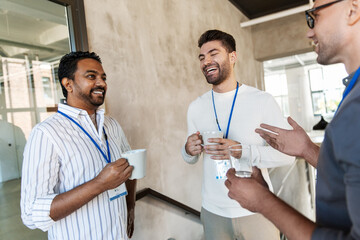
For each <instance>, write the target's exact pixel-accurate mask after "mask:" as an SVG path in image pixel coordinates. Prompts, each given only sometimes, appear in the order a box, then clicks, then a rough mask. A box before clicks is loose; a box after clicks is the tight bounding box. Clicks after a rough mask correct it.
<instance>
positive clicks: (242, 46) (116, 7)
mask: <svg viewBox="0 0 360 240" xmlns="http://www.w3.org/2000/svg"><path fill="white" fill-rule="evenodd" d="M85 13H86V23H87V28H88V29H87V30H88V38H89V45H90V50H91V51H95V52H97V53H98V54H99V55H100V56H101V58H102V60H103V66H104V69H105V71H106V73H107V76H108V93H107V100H106V110H107V112H108V114H110V115H111V116H113V117H115V118H116V119H117V120H118V121H119V122H120V124H121V125H122V127H123V129H124V131H125V133H126V135H127V137H128V140H129V142H130V145H131V146H132V148H134V149H135V148H146V149H148V166H147V176H146V178H144V179H142V180H140V181H139V183H138V189H143V188H145V187H150V188H153V189H155V190H157V191H159V192H161V193H163V194H165V195H167V196H170V197H172V198H174V199H176V200H178V201H180V202H183V203H185V204H187V205H190V206H191V207H193V208H195V209H198V210H200V206H201V180H202V162H199V163H197V164H196V165H188V164H186V163H185V162H184V161H183V160H182V158H181V154H180V148H181V146H182V145H183V144H184V141H185V139H186V132H187V127H186V112H187V108H188V105H189V103H190V102H191V101H192V100H194V99H195V98H196V97H197V96H199V95H200V94H202V93H204V92H205V91H207V90H209V89H210V88H209V86H208V85H207V84H206V81H205V79H204V77H203V75H202V73H201V72H200V69H199V61H198V57H197V56H198V54H199V49H198V47H197V39H198V38H199V36H200V35H201V34H202V33H203V32H204V31H206V30H208V29H213V28H217V29H220V30H223V31H226V32H229V33H231V34H232V35H233V36H234V37H235V39H236V42H237V50H238V51H237V53H238V62H237V63H236V66H235V68H236V70H235V71H236V76H237V79H238V80H239V81H241V82H243V83H246V84H249V85H252V86H258V87H259V88H261V86H262V85H261V82H262V80H261V79H262V66H261V64H260V63H259V62H256V61H255V60H254V55H253V44H252V38H251V32H250V29H241V28H240V22H241V21H244V20H245V17H244V16H243V15H242V14H241V13H240V12H239V11H238V10H237V9H236V8H235V7H234V6H233V5H232V4H231V3H230V2H229V1H226V0H202V1H193V0H183V1H177V0H152V1H143V0H122V1H118V0H102V1H98V0H85ZM201 236H202V227H201V225H200V224H198V223H194V221H193V220H191V219H188V218H186V217H184V216H181V214H176V212H171V211H169V209H168V208H165V207H164V206H163V205H162V203H157V202H155V201H149V200H147V199H144V200H140V201H139V202H137V209H136V227H135V236H134V239H167V238H169V237H174V238H175V239H201Z"/></svg>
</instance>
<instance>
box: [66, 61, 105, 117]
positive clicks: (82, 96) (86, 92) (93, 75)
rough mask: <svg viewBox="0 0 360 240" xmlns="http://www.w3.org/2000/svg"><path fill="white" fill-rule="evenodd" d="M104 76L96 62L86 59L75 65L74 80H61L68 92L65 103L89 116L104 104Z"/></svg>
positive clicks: (100, 66) (99, 64)
mask: <svg viewBox="0 0 360 240" xmlns="http://www.w3.org/2000/svg"><path fill="white" fill-rule="evenodd" d="M105 81H106V74H105V72H104V70H103V68H102V65H101V63H99V62H98V61H96V60H94V59H91V58H86V59H82V60H80V61H79V62H78V63H77V69H76V72H75V74H74V79H68V78H64V79H63V85H64V86H65V87H66V89H67V91H68V98H67V103H68V104H69V105H70V106H73V107H77V108H80V109H83V110H86V111H87V112H88V113H89V114H92V113H94V112H95V110H96V109H97V108H98V107H99V106H100V105H102V104H103V103H104V99H105V94H106V90H107V84H106V82H105Z"/></svg>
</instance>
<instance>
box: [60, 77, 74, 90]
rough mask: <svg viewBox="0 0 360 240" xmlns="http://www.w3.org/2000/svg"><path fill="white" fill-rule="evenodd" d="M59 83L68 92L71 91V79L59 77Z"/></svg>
mask: <svg viewBox="0 0 360 240" xmlns="http://www.w3.org/2000/svg"><path fill="white" fill-rule="evenodd" d="M61 84H62V85H63V86H64V87H65V88H66V90H67V92H68V93H71V92H72V91H73V80H72V79H70V78H67V77H64V78H63V79H61Z"/></svg>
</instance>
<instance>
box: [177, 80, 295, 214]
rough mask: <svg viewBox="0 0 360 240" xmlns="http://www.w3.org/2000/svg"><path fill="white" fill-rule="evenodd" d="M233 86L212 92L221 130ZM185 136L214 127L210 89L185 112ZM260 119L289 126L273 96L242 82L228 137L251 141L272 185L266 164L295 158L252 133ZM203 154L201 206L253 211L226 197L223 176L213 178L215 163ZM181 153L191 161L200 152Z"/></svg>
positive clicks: (218, 211)
mask: <svg viewBox="0 0 360 240" xmlns="http://www.w3.org/2000/svg"><path fill="white" fill-rule="evenodd" d="M235 91H236V90H233V91H230V92H226V93H216V92H214V101H215V106H216V112H217V116H218V121H219V125H220V127H221V130H222V131H223V132H224V135H225V132H226V128H227V125H228V120H229V115H230V110H231V106H232V102H233V99H234V94H235ZM187 123H188V136H190V135H191V134H193V133H195V132H196V131H200V133H202V132H205V131H217V130H218V126H217V124H216V119H215V114H214V108H213V102H212V97H211V91H209V92H206V93H205V94H204V95H202V96H200V97H198V98H197V99H196V100H195V101H193V102H192V103H191V104H190V106H189V109H188V114H187ZM261 123H267V124H270V125H274V126H278V127H281V128H286V129H289V128H290V126H289V125H288V123H287V122H286V120H285V119H284V118H283V116H282V114H281V111H280V108H279V106H278V105H277V103H276V101H275V99H274V98H273V97H272V96H271V95H270V94H268V93H266V92H263V91H260V90H258V89H256V88H253V87H249V86H246V85H244V84H242V85H241V86H240V87H239V90H238V95H237V99H236V102H235V106H234V110H233V115H232V120H231V125H230V129H229V136H228V139H232V140H235V141H238V142H240V143H242V144H244V145H250V148H251V152H252V157H253V164H254V165H255V166H257V167H259V168H261V172H262V174H263V176H264V179H265V180H266V181H267V183H268V184H269V187H270V188H271V189H272V185H271V182H270V178H269V173H268V171H267V168H272V167H279V166H283V165H288V164H291V163H292V162H293V161H294V160H295V158H294V157H290V156H287V155H285V154H282V153H280V152H279V151H277V150H275V149H273V148H272V147H270V146H267V145H266V142H265V141H264V140H263V139H262V138H261V137H260V136H259V135H258V134H257V133H255V129H256V128H258V127H260V124H261ZM202 155H204V157H203V183H202V206H203V207H204V208H205V209H206V210H208V211H210V212H212V213H214V214H217V215H220V216H223V217H229V218H235V217H242V216H247V215H250V214H252V213H251V212H249V211H248V210H246V209H244V208H242V207H241V206H240V205H239V203H238V202H236V201H234V200H232V199H230V198H229V197H228V195H227V194H228V189H227V188H226V186H225V184H224V181H225V179H216V164H215V160H212V159H211V158H210V156H209V155H208V154H202ZM182 156H183V158H184V160H185V161H186V162H187V163H190V164H194V163H196V162H197V161H198V160H199V157H200V155H197V156H190V155H188V154H187V153H186V151H185V146H183V148H182Z"/></svg>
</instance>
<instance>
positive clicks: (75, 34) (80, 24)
mask: <svg viewBox="0 0 360 240" xmlns="http://www.w3.org/2000/svg"><path fill="white" fill-rule="evenodd" d="M48 1H50V2H54V3H57V4H60V5H63V6H64V7H65V8H66V14H67V20H68V28H69V37H70V50H71V51H89V44H88V38H87V30H86V19H85V8H84V0H48Z"/></svg>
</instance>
